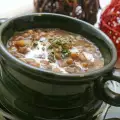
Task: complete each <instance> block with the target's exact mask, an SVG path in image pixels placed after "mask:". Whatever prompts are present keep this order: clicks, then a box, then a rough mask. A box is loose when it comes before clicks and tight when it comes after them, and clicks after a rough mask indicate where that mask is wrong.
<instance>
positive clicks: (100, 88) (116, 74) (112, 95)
mask: <svg viewBox="0 0 120 120" xmlns="http://www.w3.org/2000/svg"><path fill="white" fill-rule="evenodd" d="M107 81H116V82H118V83H120V68H114V69H113V70H112V71H111V72H109V73H107V74H105V76H103V77H101V78H100V79H99V80H97V81H96V82H97V84H96V85H95V94H96V96H97V97H98V98H99V99H102V100H103V101H104V102H106V103H108V104H110V105H113V106H120V93H116V92H114V91H112V90H111V89H109V88H108V86H107V85H106V86H105V83H106V82H107Z"/></svg>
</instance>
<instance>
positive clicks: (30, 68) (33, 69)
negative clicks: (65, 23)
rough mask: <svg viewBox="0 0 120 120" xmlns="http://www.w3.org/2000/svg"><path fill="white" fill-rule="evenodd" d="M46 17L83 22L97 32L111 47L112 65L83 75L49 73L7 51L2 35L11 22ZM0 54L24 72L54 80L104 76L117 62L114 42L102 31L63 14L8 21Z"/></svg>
mask: <svg viewBox="0 0 120 120" xmlns="http://www.w3.org/2000/svg"><path fill="white" fill-rule="evenodd" d="M44 15H50V16H58V17H63V18H67V19H72V20H73V21H77V22H81V23H82V24H84V25H87V26H89V27H90V28H92V29H94V30H96V31H97V32H98V33H99V34H100V35H101V36H103V37H104V38H105V40H106V41H107V45H108V47H109V49H110V51H111V55H112V59H111V61H110V63H109V64H107V65H105V66H104V67H103V68H100V69H98V70H95V71H90V72H86V73H82V74H63V73H55V72H52V71H48V70H44V69H40V68H36V67H33V66H31V65H29V64H26V63H24V62H22V61H20V60H19V59H17V58H15V57H14V56H13V55H11V54H10V53H9V52H8V51H7V49H6V48H5V46H4V45H3V43H2V38H1V35H2V32H3V29H4V28H5V27H6V26H7V25H8V24H9V22H11V21H13V20H15V19H19V18H21V17H27V16H39V17H42V16H44ZM0 54H1V55H2V56H3V58H5V59H6V60H9V61H11V62H12V63H13V64H16V65H18V66H20V67H21V68H22V69H24V70H28V71H31V72H32V73H36V74H37V75H41V74H43V73H45V75H46V74H49V75H52V77H53V78H54V76H56V77H64V78H76V77H77V78H78V77H79V78H83V77H88V76H96V75H100V74H103V73H105V72H108V71H110V70H111V69H112V68H113V66H114V65H115V62H116V60H117V51H116V48H115V46H114V44H113V42H112V41H111V40H110V38H109V37H108V36H107V35H105V34H104V33H103V32H102V31H101V30H99V29H97V28H95V27H94V26H93V25H91V24H89V23H87V22H85V21H82V20H79V19H76V18H73V17H70V16H66V15H61V14H55V13H32V14H27V15H22V16H18V17H14V18H10V19H8V20H7V21H6V22H4V23H3V24H2V25H1V26H0ZM73 81H74V79H73ZM67 82H68V80H67ZM74 82H75V81H74Z"/></svg>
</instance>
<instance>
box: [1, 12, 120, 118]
mask: <svg viewBox="0 0 120 120" xmlns="http://www.w3.org/2000/svg"><path fill="white" fill-rule="evenodd" d="M33 28H60V29H62V30H66V31H70V32H74V33H78V34H81V35H83V36H84V37H86V38H88V40H90V41H92V42H93V43H95V45H96V46H97V47H99V49H100V51H101V53H102V55H103V57H104V60H105V66H104V67H103V68H101V69H99V70H96V71H92V72H87V73H85V74H73V75H71V74H68V75H67V74H66V75H63V74H59V73H53V72H50V71H47V70H42V69H38V68H35V67H32V66H30V65H28V64H25V63H23V62H21V61H19V60H18V59H16V58H15V57H13V56H12V55H11V54H10V53H9V52H8V51H7V50H6V44H7V41H8V40H9V39H10V38H11V37H12V36H13V34H14V33H15V32H16V31H24V30H26V29H33ZM0 43H1V44H0V52H1V76H0V86H1V87H0V91H1V92H0V95H1V97H0V100H1V102H2V103H3V104H4V105H5V106H6V107H8V109H10V110H11V111H16V113H17V114H18V113H19V112H20V114H23V113H29V114H31V115H32V116H38V117H40V116H42V117H43V118H45V117H46V114H48V116H49V114H50V113H51V111H52V113H51V114H52V115H53V116H49V118H50V119H52V118H55V116H54V112H53V111H56V110H58V111H59V112H58V113H57V114H58V116H60V114H61V112H60V110H62V111H64V110H69V112H70V113H74V112H73V111H75V113H78V111H79V110H81V109H82V111H81V114H85V113H88V112H89V111H90V108H91V105H92V106H93V105H94V104H96V103H99V105H98V106H100V105H101V103H102V101H101V100H104V101H106V102H108V103H110V104H113V105H120V102H119V101H118V100H119V99H114V98H112V97H111V94H108V93H106V92H105V88H104V84H105V82H106V81H108V80H109V78H110V77H111V78H115V80H116V81H118V82H119V79H120V78H119V76H118V78H117V77H116V76H115V75H113V74H112V72H113V66H114V64H115V62H116V59H117V53H116V49H115V46H114V45H113V43H112V42H111V40H110V39H109V38H108V37H107V36H106V35H104V34H103V33H102V32H101V31H99V30H97V29H95V28H94V27H93V26H92V25H90V24H88V23H86V22H83V21H80V20H77V19H74V18H71V17H67V16H64V15H57V14H50V13H49V14H48V13H44V14H31V15H26V16H21V17H17V18H13V19H10V20H8V21H6V22H5V23H3V24H2V26H1V27H0ZM113 94H114V93H113ZM113 94H112V95H113ZM108 98H110V99H108ZM28 104H29V105H28ZM86 106H89V107H86ZM98 106H97V108H98ZM41 108H44V110H43V111H44V112H40V111H41ZM85 108H86V109H85ZM36 110H37V111H38V112H36ZM39 110H40V111H39ZM21 111H22V112H23V113H22V112H21ZM76 111H77V112H76ZM40 113H41V114H40ZM44 113H46V114H44ZM64 113H65V112H64ZM74 116H75V114H73V115H72V116H71V117H74ZM64 117H65V115H63V118H64Z"/></svg>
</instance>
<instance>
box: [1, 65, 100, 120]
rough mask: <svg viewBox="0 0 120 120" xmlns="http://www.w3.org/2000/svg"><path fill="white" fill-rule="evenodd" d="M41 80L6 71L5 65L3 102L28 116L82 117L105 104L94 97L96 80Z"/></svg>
mask: <svg viewBox="0 0 120 120" xmlns="http://www.w3.org/2000/svg"><path fill="white" fill-rule="evenodd" d="M8 68H9V67H8ZM40 79H42V78H40ZM40 79H39V81H38V80H34V79H32V78H29V77H26V76H24V75H22V74H21V73H19V72H17V71H15V70H13V69H12V68H9V69H7V72H6V70H5V69H4V68H2V69H1V76H0V101H1V103H2V104H3V105H4V106H5V107H7V108H8V110H10V111H11V112H13V113H15V114H17V115H18V116H23V117H24V118H25V117H26V119H28V116H32V117H33V116H34V117H36V118H39V117H40V118H46V117H47V118H50V119H51V118H52V119H56V118H59V117H61V118H70V117H75V116H83V115H86V114H87V113H88V114H89V112H90V113H94V112H96V109H98V108H99V107H100V105H101V104H102V101H99V100H98V99H97V98H96V97H95V96H94V92H93V89H94V88H93V85H94V82H91V83H89V84H81V85H75V86H74V85H73V86H72V85H71V86H69V85H57V84H50V83H44V82H40ZM44 113H46V114H44ZM84 117H85V116H84ZM32 120H34V118H33V119H32ZM35 120H37V119H35ZM38 120H39V119H38ZM40 120H42V119H40Z"/></svg>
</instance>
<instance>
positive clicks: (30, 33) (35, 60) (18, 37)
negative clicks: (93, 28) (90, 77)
mask: <svg viewBox="0 0 120 120" xmlns="http://www.w3.org/2000/svg"><path fill="white" fill-rule="evenodd" d="M7 49H8V51H9V52H10V53H11V54H12V55H13V56H15V57H16V58H18V59H19V60H21V61H23V62H25V63H27V64H29V65H32V66H34V67H38V68H41V69H46V70H50V71H53V72H58V73H65V74H69V73H70V74H73V73H78V74H79V73H84V72H87V71H93V70H96V69H100V68H102V67H103V66H104V59H103V57H102V54H101V52H100V50H99V48H97V47H96V46H95V45H94V44H93V43H92V42H90V41H88V40H87V39H86V38H85V37H83V36H81V35H79V34H75V33H71V32H67V31H64V30H60V29H30V30H26V31H23V32H17V33H15V34H14V36H13V37H12V38H11V39H10V40H9V41H8V44H7Z"/></svg>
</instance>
